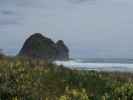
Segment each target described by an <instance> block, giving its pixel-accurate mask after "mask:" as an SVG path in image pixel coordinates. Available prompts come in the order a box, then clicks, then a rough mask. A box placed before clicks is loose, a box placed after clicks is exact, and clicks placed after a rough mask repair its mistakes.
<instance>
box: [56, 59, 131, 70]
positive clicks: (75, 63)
mask: <svg viewBox="0 0 133 100" xmlns="http://www.w3.org/2000/svg"><path fill="white" fill-rule="evenodd" d="M54 63H55V64H57V65H64V66H65V67H68V68H71V69H78V70H97V71H120V72H133V63H121V62H120V63H119V62H117V63H116V62H115V63H110V62H96V61H95V62H89V61H88V62H84V61H81V60H69V61H55V62H54Z"/></svg>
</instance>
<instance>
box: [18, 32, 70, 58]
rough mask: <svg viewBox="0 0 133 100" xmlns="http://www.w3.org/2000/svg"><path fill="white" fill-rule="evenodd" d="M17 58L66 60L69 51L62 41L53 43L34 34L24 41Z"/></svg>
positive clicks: (40, 35)
mask: <svg viewBox="0 0 133 100" xmlns="http://www.w3.org/2000/svg"><path fill="white" fill-rule="evenodd" d="M19 56H26V57H31V58H40V59H46V60H68V59H69V50H68V48H67V46H66V45H65V44H64V42H63V41H62V40H59V41H58V42H57V43H54V42H53V41H52V40H51V39H49V38H47V37H44V36H43V35H42V34H40V33H35V34H33V35H31V36H30V37H29V38H28V39H27V40H26V41H25V43H24V45H23V47H22V49H21V50H20V52H19Z"/></svg>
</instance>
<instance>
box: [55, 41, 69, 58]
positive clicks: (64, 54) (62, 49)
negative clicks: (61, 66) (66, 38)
mask: <svg viewBox="0 0 133 100" xmlns="http://www.w3.org/2000/svg"><path fill="white" fill-rule="evenodd" d="M56 47H57V59H58V60H62V59H63V60H68V59H69V49H68V48H67V46H66V45H65V44H64V42H63V41H62V40H59V41H57V43H56Z"/></svg>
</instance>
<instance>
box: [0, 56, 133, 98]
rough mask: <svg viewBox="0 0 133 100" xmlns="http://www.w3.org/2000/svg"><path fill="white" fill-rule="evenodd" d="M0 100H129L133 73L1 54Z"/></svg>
mask: <svg viewBox="0 0 133 100" xmlns="http://www.w3.org/2000/svg"><path fill="white" fill-rule="evenodd" d="M0 100H133V75H132V74H131V73H118V72H114V73H106V72H95V71H78V70H70V69H67V68H65V67H63V66H57V65H54V64H51V63H47V62H46V61H43V60H39V59H36V60H35V59H30V58H17V57H14V58H11V57H1V58H0Z"/></svg>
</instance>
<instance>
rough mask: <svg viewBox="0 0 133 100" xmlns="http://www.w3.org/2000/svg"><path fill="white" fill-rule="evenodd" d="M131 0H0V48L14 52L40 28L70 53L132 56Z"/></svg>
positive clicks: (132, 24) (94, 55)
mask: <svg viewBox="0 0 133 100" xmlns="http://www.w3.org/2000/svg"><path fill="white" fill-rule="evenodd" d="M132 12H133V0H0V48H1V49H3V50H4V51H5V52H7V53H8V54H11V53H13V54H14V53H17V52H18V51H19V49H20V48H21V47H22V44H23V42H24V41H25V39H26V38H27V37H28V36H30V35H31V34H32V33H35V32H41V33H43V34H44V35H45V36H47V37H50V38H52V39H53V40H55V41H56V40H58V39H63V40H64V41H65V43H66V44H67V45H68V46H69V48H70V51H71V57H82V58H84V57H89V58H96V57H99V58H100V57H106V58H110V57H113V58H121V57H122V58H133V13H132Z"/></svg>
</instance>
